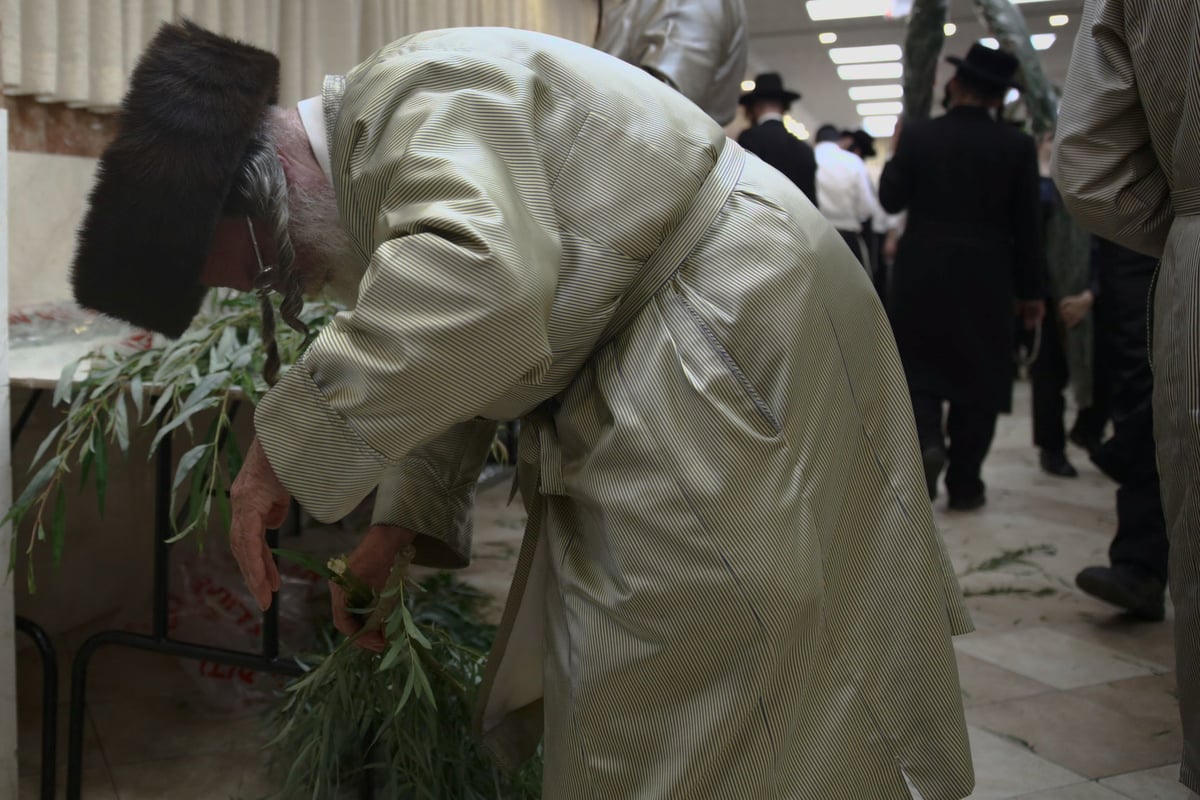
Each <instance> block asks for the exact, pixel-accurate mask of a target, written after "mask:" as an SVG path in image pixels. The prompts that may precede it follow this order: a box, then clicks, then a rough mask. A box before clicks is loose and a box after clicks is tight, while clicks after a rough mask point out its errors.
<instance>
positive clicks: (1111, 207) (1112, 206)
mask: <svg viewBox="0 0 1200 800" xmlns="http://www.w3.org/2000/svg"><path fill="white" fill-rule="evenodd" d="M1056 140H1057V143H1058V144H1057V153H1056V156H1055V162H1056V163H1055V179H1056V181H1057V183H1058V186H1059V188H1060V189H1061V190H1062V194H1063V199H1064V200H1065V201H1066V203H1067V206H1068V208H1069V209H1070V210H1071V213H1072V214H1074V215H1075V216H1076V217H1077V218H1078V219H1079V221H1080V222H1082V223H1083V224H1084V225H1085V226H1086V227H1088V228H1091V229H1092V230H1093V231H1095V232H1096V233H1098V234H1100V235H1101V236H1104V237H1105V238H1108V239H1111V240H1113V241H1116V242H1120V243H1121V244H1124V245H1125V246H1127V247H1130V248H1133V249H1135V250H1139V251H1141V252H1143V253H1148V254H1150V255H1154V256H1160V257H1161V258H1162V263H1161V265H1160V267H1159V274H1158V276H1157V278H1156V291H1155V293H1154V301H1153V314H1154V318H1153V326H1152V337H1153V349H1152V356H1153V362H1152V363H1153V366H1154V428H1155V439H1156V441H1157V443H1158V461H1159V473H1160V474H1161V475H1162V493H1163V510H1164V511H1165V512H1166V517H1167V534H1168V537H1169V538H1170V542H1171V561H1170V582H1171V598H1172V600H1173V601H1174V604H1175V657H1176V662H1177V664H1178V669H1177V676H1178V680H1179V703H1180V709H1181V711H1182V715H1183V730H1184V753H1183V771H1182V780H1183V782H1184V783H1186V784H1187V785H1188V786H1189V787H1191V789H1193V790H1194V791H1197V792H1200V418H1198V417H1197V411H1196V409H1197V408H1200V4H1197V3H1196V2H1195V0H1088V2H1087V5H1086V6H1085V8H1084V17H1083V21H1082V23H1081V25H1080V32H1079V37H1078V38H1077V39H1076V43H1075V52H1074V54H1073V55H1072V58H1071V68H1070V72H1069V73H1068V76H1067V86H1066V91H1065V93H1064V96H1063V104H1062V116H1061V119H1060V120H1059V128H1058V133H1057V136H1056Z"/></svg>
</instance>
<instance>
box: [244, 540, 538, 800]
mask: <svg viewBox="0 0 1200 800" xmlns="http://www.w3.org/2000/svg"><path fill="white" fill-rule="evenodd" d="M279 552H280V554H281V555H283V556H285V557H289V558H292V559H293V560H296V561H298V562H300V563H301V564H303V565H305V566H307V567H308V568H309V569H312V570H313V571H315V572H317V573H318V574H320V575H322V576H323V577H326V578H328V579H329V580H332V581H334V582H336V583H339V584H341V585H342V586H343V587H344V588H345V589H346V592H347V597H348V598H349V602H350V604H351V605H352V606H357V608H358V609H359V610H360V611H361V613H363V614H364V615H365V619H366V622H365V626H364V628H363V630H364V632H365V631H369V630H381V631H382V632H383V634H384V636H385V639H386V641H387V647H386V649H385V650H384V652H382V653H372V652H368V651H366V650H362V649H360V648H357V647H355V646H354V639H355V638H356V637H351V638H349V639H341V640H340V641H339V640H337V639H336V638H334V637H332V636H330V637H327V639H326V643H327V645H328V647H329V652H328V654H326V655H325V656H323V657H321V658H318V659H316V660H314V661H304V662H302V663H305V666H306V669H307V670H308V672H307V673H306V674H305V675H304V676H303V677H301V678H299V679H298V680H296V681H294V682H293V683H292V684H290V685H289V686H288V687H287V689H286V690H285V697H284V700H283V701H282V702H281V703H280V704H279V705H278V706H277V707H276V708H275V709H274V710H273V712H272V714H271V716H270V720H269V724H270V727H271V730H272V733H273V734H274V736H273V738H272V740H271V742H270V743H269V745H268V747H269V748H270V749H271V751H272V762H273V765H274V767H275V771H276V773H277V774H278V775H279V777H280V781H281V786H280V790H279V793H278V795H277V796H278V797H280V798H287V800H291V799H292V798H300V797H310V798H313V799H314V800H317V798H321V799H324V798H334V797H338V796H342V795H340V794H339V792H341V793H343V794H344V795H345V796H347V797H353V796H355V795H354V793H353V791H352V790H353V789H356V788H357V787H360V786H361V785H362V784H363V783H364V782H366V783H370V784H371V785H372V787H373V789H374V792H375V795H374V796H376V797H382V798H387V800H445V798H462V800H536V798H538V797H540V796H541V762H540V759H537V760H534V761H532V762H531V763H529V764H527V765H526V766H525V767H524V768H522V769H521V770H520V771H518V772H516V773H512V774H509V773H505V772H502V771H501V770H500V769H499V768H498V767H497V766H496V765H495V764H494V763H492V762H491V761H490V760H489V759H488V757H487V756H486V754H485V753H484V752H483V751H482V749H481V748H480V746H479V744H478V743H477V742H476V741H475V740H474V739H473V738H472V737H471V736H470V735H469V731H470V725H471V716H472V712H473V710H474V705H475V697H476V694H477V690H478V687H479V683H480V680H481V678H482V673H483V662H484V651H486V650H487V648H488V647H489V646H490V645H491V641H492V639H493V638H494V636H495V628H494V627H493V626H491V625H488V624H486V623H484V622H482V621H481V620H482V614H483V609H484V607H485V606H486V604H487V602H488V599H487V597H486V596H485V595H483V594H481V593H480V592H479V591H478V590H476V589H473V588H472V587H470V586H468V585H467V584H464V583H461V582H459V581H456V580H454V579H453V578H451V577H450V576H449V575H448V574H446V573H441V574H438V575H435V576H433V577H432V578H429V579H427V580H425V581H424V582H423V584H422V585H418V584H416V583H414V582H412V581H410V580H408V579H407V578H406V568H407V562H408V558H410V557H411V553H409V554H407V555H406V556H403V557H401V558H400V559H398V560H397V564H396V565H395V567H394V568H393V570H392V575H391V578H390V579H389V581H388V585H387V586H386V587H385V588H384V590H383V591H382V592H380V593H379V594H378V595H373V594H372V593H371V592H370V591H369V590H367V589H366V588H365V587H364V586H363V585H362V583H361V581H359V580H357V579H356V578H355V577H354V576H353V575H351V574H349V573H348V572H347V571H346V569H345V564H344V562H343V561H342V560H341V559H333V560H331V561H330V563H329V565H328V566H322V565H319V564H314V563H313V562H312V561H311V559H308V558H307V557H305V556H302V555H300V554H295V553H289V552H286V551H279Z"/></svg>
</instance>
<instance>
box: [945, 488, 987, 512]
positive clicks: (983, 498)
mask: <svg viewBox="0 0 1200 800" xmlns="http://www.w3.org/2000/svg"><path fill="white" fill-rule="evenodd" d="M985 503H987V495H986V494H984V493H983V492H980V493H979V494H973V495H968V496H966V497H963V496H962V495H953V494H952V495H950V500H949V501H948V502H947V503H946V507H947V508H949V509H950V510H951V511H974V510H976V509H978V508H983V506H984V504H985Z"/></svg>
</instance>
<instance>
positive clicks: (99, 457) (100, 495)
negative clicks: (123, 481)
mask: <svg viewBox="0 0 1200 800" xmlns="http://www.w3.org/2000/svg"><path fill="white" fill-rule="evenodd" d="M92 452H94V453H95V454H96V462H95V463H96V503H97V505H98V506H99V507H100V516H101V517H103V516H104V495H105V493H106V492H107V491H108V448H107V445H106V444H105V442H104V434H103V433H101V432H100V428H99V427H98V426H97V427H96V428H95V429H93V431H92Z"/></svg>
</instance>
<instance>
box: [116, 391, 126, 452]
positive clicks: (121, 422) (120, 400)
mask: <svg viewBox="0 0 1200 800" xmlns="http://www.w3.org/2000/svg"><path fill="white" fill-rule="evenodd" d="M113 403H114V404H115V405H114V406H113V433H115V434H116V435H117V446H118V447H120V448H121V452H122V453H124V454H126V455H128V454H129V409H128V408H127V407H126V406H125V395H123V394H118V395H117V396H116V398H115V399H114V400H113Z"/></svg>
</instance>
